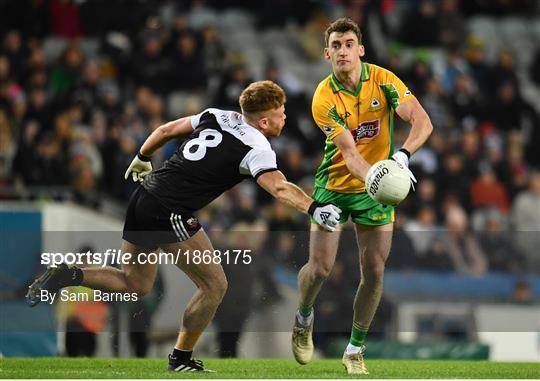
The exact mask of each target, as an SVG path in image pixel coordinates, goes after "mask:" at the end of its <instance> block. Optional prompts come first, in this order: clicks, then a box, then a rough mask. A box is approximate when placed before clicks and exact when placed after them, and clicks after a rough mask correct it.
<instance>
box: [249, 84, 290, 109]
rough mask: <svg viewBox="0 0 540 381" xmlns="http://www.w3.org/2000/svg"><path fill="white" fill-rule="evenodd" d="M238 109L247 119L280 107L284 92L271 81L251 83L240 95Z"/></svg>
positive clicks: (283, 100) (283, 101)
mask: <svg viewBox="0 0 540 381" xmlns="http://www.w3.org/2000/svg"><path fill="white" fill-rule="evenodd" d="M239 101H240V108H241V109H242V114H244V115H245V116H247V117H254V116H258V115H259V114H260V113H262V112H265V111H269V110H274V109H276V108H279V107H281V106H282V105H283V104H284V103H285V101H286V98H285V91H283V89H282V88H281V87H279V86H278V85H277V84H275V83H274V82H272V81H259V82H253V83H252V84H250V85H249V86H248V87H246V88H245V89H244V91H242V94H240V99H239Z"/></svg>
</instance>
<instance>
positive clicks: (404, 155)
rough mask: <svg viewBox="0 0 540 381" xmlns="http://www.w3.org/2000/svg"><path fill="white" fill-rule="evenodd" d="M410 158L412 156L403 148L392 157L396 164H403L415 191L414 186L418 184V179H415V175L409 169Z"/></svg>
mask: <svg viewBox="0 0 540 381" xmlns="http://www.w3.org/2000/svg"><path fill="white" fill-rule="evenodd" d="M409 157H410V154H409V153H408V152H407V151H405V150H404V149H403V148H402V149H400V150H399V151H397V152H396V153H395V154H393V155H392V160H394V161H395V162H396V163H399V164H401V165H402V166H403V168H405V170H406V171H407V172H408V173H409V177H410V178H411V186H412V189H413V190H415V189H414V184H415V183H416V177H414V174H413V173H412V171H411V170H410V169H409Z"/></svg>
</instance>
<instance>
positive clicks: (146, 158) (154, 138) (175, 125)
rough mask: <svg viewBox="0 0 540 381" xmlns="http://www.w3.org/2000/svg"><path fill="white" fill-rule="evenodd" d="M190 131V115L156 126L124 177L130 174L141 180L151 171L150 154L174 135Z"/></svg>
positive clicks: (134, 179) (181, 134) (191, 129)
mask: <svg viewBox="0 0 540 381" xmlns="http://www.w3.org/2000/svg"><path fill="white" fill-rule="evenodd" d="M192 132H193V128H192V126H191V119H190V117H185V118H180V119H176V120H173V121H170V122H168V123H165V124H163V125H161V126H159V127H158V128H156V129H155V130H154V132H152V133H151V134H150V136H149V137H148V138H147V139H146V141H145V142H144V144H143V145H142V147H141V150H140V151H139V152H138V153H137V156H135V158H134V159H133V161H132V162H131V164H130V165H129V167H128V169H127V170H126V173H125V174H124V178H125V179H126V180H127V179H128V177H129V175H131V176H132V178H133V181H134V182H137V181H142V180H143V178H144V177H145V176H146V175H148V174H149V173H150V172H152V163H151V158H150V156H151V155H152V154H153V153H154V152H155V151H156V150H157V149H158V148H160V147H161V146H163V145H164V144H165V143H167V142H168V141H169V140H171V139H173V138H175V137H178V136H184V135H189V134H190V133H192Z"/></svg>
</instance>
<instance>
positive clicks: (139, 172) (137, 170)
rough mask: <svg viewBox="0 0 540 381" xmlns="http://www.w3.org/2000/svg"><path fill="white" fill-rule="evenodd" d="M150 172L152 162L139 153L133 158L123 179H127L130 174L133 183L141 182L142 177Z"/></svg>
mask: <svg viewBox="0 0 540 381" xmlns="http://www.w3.org/2000/svg"><path fill="white" fill-rule="evenodd" d="M150 172H152V162H151V161H150V158H149V157H148V156H144V155H142V154H141V153H140V152H139V153H138V154H137V156H135V158H134V159H133V161H132V162H131V164H130V165H129V167H128V169H127V171H126V174H125V175H124V179H126V180H127V179H128V177H129V174H130V173H131V178H132V179H133V182H137V181H140V182H142V181H143V179H144V177H145V176H146V175H148V174H149V173H150Z"/></svg>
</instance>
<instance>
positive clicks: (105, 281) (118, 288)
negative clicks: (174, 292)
mask: <svg viewBox="0 0 540 381" xmlns="http://www.w3.org/2000/svg"><path fill="white" fill-rule="evenodd" d="M121 250H122V252H123V253H131V255H132V263H131V264H125V265H122V269H117V268H114V267H109V266H107V267H88V268H83V269H82V271H83V274H84V276H83V282H82V285H83V286H86V287H90V288H93V289H98V290H104V291H111V292H135V293H137V295H138V296H139V297H141V296H144V295H146V294H148V293H149V292H150V290H152V287H153V285H154V280H155V279H156V274H157V266H158V265H157V264H148V263H144V264H142V263H138V261H137V260H138V258H137V256H138V255H139V254H140V253H144V254H148V253H152V252H156V250H158V248H157V247H154V248H145V247H142V246H138V245H135V244H133V243H131V242H128V241H126V240H122V246H121Z"/></svg>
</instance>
